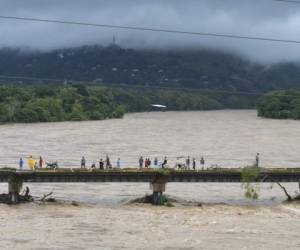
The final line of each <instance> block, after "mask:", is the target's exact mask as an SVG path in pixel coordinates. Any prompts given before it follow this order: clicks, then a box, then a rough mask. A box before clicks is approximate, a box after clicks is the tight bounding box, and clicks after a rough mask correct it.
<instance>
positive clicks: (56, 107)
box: [0, 84, 255, 123]
mask: <svg viewBox="0 0 300 250" xmlns="http://www.w3.org/2000/svg"><path fill="white" fill-rule="evenodd" d="M153 103H160V104H164V105H166V106H167V107H168V110H215V109H223V108H250V107H254V103H255V99H254V98H253V96H247V97H242V96H235V95H230V94H222V93H214V94H211V93H207V94H201V93H198V92H193V91H190V92H189V91H186V92H184V93H183V92H182V91H179V90H160V89H146V88H145V89H121V88H107V87H103V86H97V85H91V86H87V85H83V84H68V85H64V86H62V85H30V86H23V85H22V86H20V85H1V86H0V122H2V123H12V122H13V123H18V122H22V123H23V122H24V123H29V122H56V121H83V120H103V119H110V118H121V117H123V115H124V114H125V113H127V112H144V111H149V110H150V109H151V104H153Z"/></svg>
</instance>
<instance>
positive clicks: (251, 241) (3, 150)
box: [0, 110, 300, 250]
mask: <svg viewBox="0 0 300 250" xmlns="http://www.w3.org/2000/svg"><path fill="white" fill-rule="evenodd" d="M0 138H1V144H0V160H1V166H2V167H3V166H10V167H15V166H17V162H18V158H19V157H21V156H22V157H24V158H26V157H28V156H29V155H33V156H34V157H39V156H40V155H42V156H43V157H44V158H45V159H46V160H57V161H58V162H59V165H60V166H66V167H78V166H79V164H80V158H81V156H83V155H84V156H85V157H86V159H87V163H88V165H90V164H91V163H92V161H94V160H98V159H99V158H100V157H105V155H106V154H108V155H109V156H110V157H111V159H112V162H113V164H115V161H116V159H117V158H118V157H120V158H121V161H122V167H136V166H137V165H138V162H137V161H138V157H139V156H140V155H143V156H144V157H151V158H154V157H158V158H159V159H162V158H163V157H164V156H168V159H169V165H170V166H173V165H174V164H175V159H176V157H178V156H190V157H196V159H197V162H199V158H200V157H201V156H204V158H205V160H206V167H209V166H211V165H216V164H217V165H219V166H221V167H239V166H247V165H251V164H253V162H254V158H255V155H256V153H257V152H259V153H260V154H261V164H262V165H263V166H266V167H300V123H299V121H291V120H288V121H286V120H282V121H281V120H271V119H261V118H258V117H257V116H256V112H255V111H251V110H249V111H248V110H246V111H245V110H243V111H230V110H228V111H208V112H162V113H160V112H158V113H139V114H129V115H127V116H126V117H125V118H124V119H118V120H107V121H93V122H63V123H43V124H17V125H1V126H0ZM25 165H26V164H25ZM26 185H27V184H26ZM28 186H29V187H30V189H31V191H32V194H33V195H36V196H42V195H43V194H46V193H48V192H50V191H53V193H54V197H56V198H58V200H61V201H64V203H58V204H43V205H39V204H35V203H32V204H25V205H18V206H7V205H0V211H1V213H0V223H1V234H0V249H166V250H167V249H168V250H169V249H300V239H299V236H298V234H299V232H300V205H299V204H285V203H282V201H283V200H284V198H285V197H284V195H283V194H282V191H281V190H280V189H279V188H278V187H276V186H270V185H269V184H264V185H261V186H260V199H259V200H257V201H249V200H247V199H245V198H244V194H243V190H242V189H241V186H240V184H231V183H228V184H211V183H210V184H207V183H197V184H190V183H179V184H177V183H172V184H171V183H170V184H167V194H168V195H170V196H172V197H173V198H175V199H177V200H178V201H179V203H178V205H176V206H175V207H171V208H166V207H164V208H161V207H153V206H149V205H133V204H128V201H130V200H132V199H134V198H137V197H140V196H143V195H145V194H146V193H150V190H149V184H147V183H142V184H141V183H140V184H132V183H120V184H118V183H103V184H101V183H95V184H76V183H73V184H61V183H60V184H30V185H28ZM286 187H287V189H288V190H289V191H290V192H291V194H294V192H295V191H299V188H298V184H296V183H295V184H286ZM0 191H1V192H7V185H6V184H0ZM71 201H76V202H78V203H79V206H73V205H71V204H70V203H71ZM190 202H191V204H193V205H189V203H190ZM198 203H201V204H202V206H196V205H195V204H198Z"/></svg>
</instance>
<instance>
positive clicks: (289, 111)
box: [257, 90, 300, 119]
mask: <svg viewBox="0 0 300 250" xmlns="http://www.w3.org/2000/svg"><path fill="white" fill-rule="evenodd" d="M257 111H258V115H259V116H262V117H267V118H276V119H300V91H294V90H285V91H273V92H271V93H268V94H266V95H265V96H263V97H261V98H260V99H259V100H258V102H257Z"/></svg>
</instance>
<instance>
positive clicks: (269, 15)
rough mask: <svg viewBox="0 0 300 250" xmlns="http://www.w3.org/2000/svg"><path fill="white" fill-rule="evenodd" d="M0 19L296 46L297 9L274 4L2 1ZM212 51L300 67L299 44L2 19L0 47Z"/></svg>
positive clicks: (251, 0)
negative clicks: (112, 46) (114, 43)
mask: <svg viewBox="0 0 300 250" xmlns="http://www.w3.org/2000/svg"><path fill="white" fill-rule="evenodd" d="M0 15H10V16H19V17H35V18H48V19H61V20H73V21H82V22H93V23H103V24H113V25H127V26H129V25H131V26H142V27H152V28H161V29H176V30H184V31H196V32H212V33H225V34H233V35H234V34H236V35H243V36H244V35H245V36H261V37H271V38H278V39H290V40H299V41H300V4H293V3H283V2H277V1H274V0H185V1H184V0H151V1H149V0H109V1H108V0H105V1H103V0H50V1H49V0H0ZM113 34H115V36H116V39H117V43H118V44H119V45H121V46H124V47H132V48H143V47H147V48H148V47H151V48H153V47H156V48H211V49H220V50H226V51H234V52H237V53H241V54H243V55H245V56H247V57H249V58H251V59H254V60H258V61H261V62H277V61H282V60H283V61H300V44H298V45H297V44H278V43H270V42H257V41H243V40H234V39H226V38H212V37H201V36H189V35H174V34H162V33H154V32H144V31H143V32H141V31H124V30H114V29H105V28H92V27H81V26H72V25H60V24H45V23H33V22H26V21H22V22H20V21H14V20H5V19H0V47H3V46H18V47H30V48H33V49H43V50H44V49H46V50H48V49H55V48H62V47H70V46H79V45H84V44H102V45H107V44H109V43H110V42H111V41H112V37H113Z"/></svg>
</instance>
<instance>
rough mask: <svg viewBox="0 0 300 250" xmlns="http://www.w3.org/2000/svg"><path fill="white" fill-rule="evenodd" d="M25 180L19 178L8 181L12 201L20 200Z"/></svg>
mask: <svg viewBox="0 0 300 250" xmlns="http://www.w3.org/2000/svg"><path fill="white" fill-rule="evenodd" d="M22 185H23V181H22V180H19V179H15V178H14V179H11V180H9V181H8V194H9V198H10V201H11V203H14V204H15V203H18V202H19V193H20V191H21V188H22Z"/></svg>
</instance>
